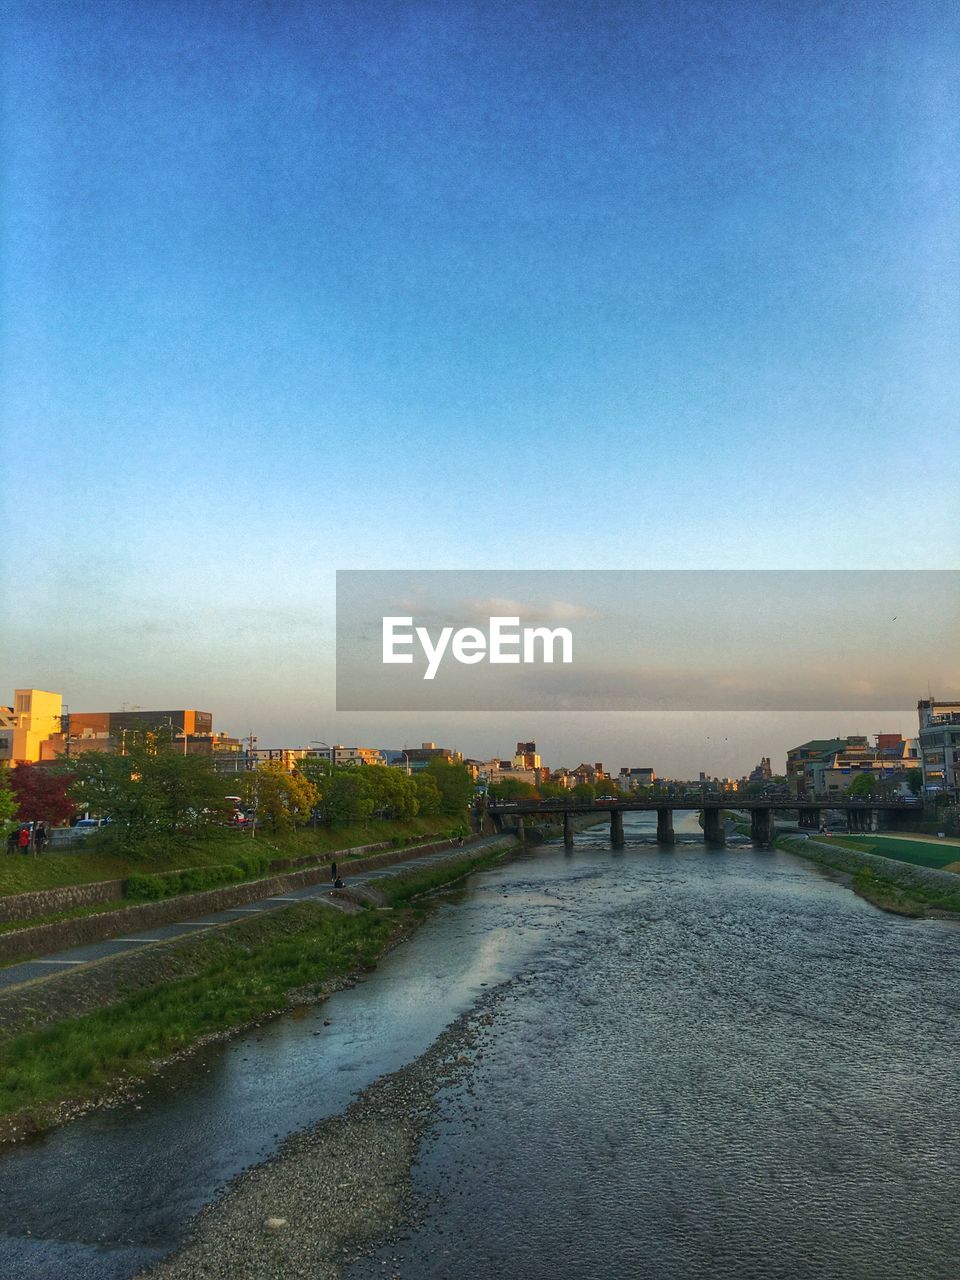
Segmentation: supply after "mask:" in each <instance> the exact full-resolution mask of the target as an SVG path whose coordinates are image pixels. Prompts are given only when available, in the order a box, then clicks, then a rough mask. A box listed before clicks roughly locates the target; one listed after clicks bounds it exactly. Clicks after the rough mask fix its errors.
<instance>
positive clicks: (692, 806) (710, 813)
mask: <svg viewBox="0 0 960 1280" xmlns="http://www.w3.org/2000/svg"><path fill="white" fill-rule="evenodd" d="M922 808H923V806H922V804H921V802H920V801H919V800H835V801H834V800H831V801H829V802H828V801H825V800H783V799H760V800H742V801H741V800H734V799H732V797H729V796H727V797H723V798H721V797H717V796H707V797H702V798H696V799H694V798H692V797H689V796H688V797H685V798H663V799H657V798H651V799H645V800H628V799H624V800H575V799H572V798H571V799H567V798H563V799H556V800H506V801H496V800H492V801H490V802H489V803H488V805H487V813H488V814H489V815H490V817H491V818H492V819H493V822H494V825H495V826H496V827H497V830H503V828H504V825H505V824H508V823H509V822H510V820H511V819H513V820H515V825H516V828H517V831H518V833H519V834H520V835H521V836H522V835H523V832H524V824H525V822H526V821H527V820H528V819H529V818H531V817H539V816H549V817H557V816H560V815H562V816H563V840H564V844H568V845H570V844H573V819H574V817H575V816H577V815H580V814H604V815H606V814H609V815H610V843H611V844H612V845H614V846H615V847H616V848H621V847H622V846H623V843H624V837H623V815H624V814H625V813H656V815H657V841H658V843H660V844H664V845H670V844H673V842H674V834H673V815H674V813H676V812H677V810H681V811H683V812H687V813H689V812H693V813H701V812H702V813H703V838H704V840H705V841H706V843H707V844H711V845H722V844H723V843H724V826H725V820H724V816H723V815H724V812H726V811H729V810H731V809H736V810H738V811H740V812H743V811H744V810H746V811H747V812H749V814H750V838H751V839H752V840H754V841H756V843H757V844H764V845H769V844H772V843H773V837H774V832H775V821H774V814H775V813H778V812H789V813H796V814H798V816H799V823H800V826H801V827H810V828H812V829H813V830H817V829H819V827H820V820H821V816H822V814H823V811H824V810H825V809H830V810H837V809H840V810H842V811H843V812H844V813H845V814H846V818H847V830H848V831H884V830H896V829H898V828H903V827H904V826H906V825H907V824H908V823H910V822H911V821H915V820H916V818H917V817H918V816H919V815H920V813H921V812H922Z"/></svg>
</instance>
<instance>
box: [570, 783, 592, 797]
mask: <svg viewBox="0 0 960 1280" xmlns="http://www.w3.org/2000/svg"><path fill="white" fill-rule="evenodd" d="M573 794H574V796H575V797H576V799H577V800H596V798H597V789H596V787H595V786H594V785H593V783H592V782H578V783H577V785H576V786H575V787H574V788H573Z"/></svg>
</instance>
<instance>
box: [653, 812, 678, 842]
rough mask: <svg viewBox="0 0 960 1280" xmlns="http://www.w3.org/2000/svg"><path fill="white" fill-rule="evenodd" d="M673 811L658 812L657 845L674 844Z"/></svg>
mask: <svg viewBox="0 0 960 1280" xmlns="http://www.w3.org/2000/svg"><path fill="white" fill-rule="evenodd" d="M673 842H674V834H673V810H672V809H658V810H657V844H673Z"/></svg>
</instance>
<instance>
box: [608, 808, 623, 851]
mask: <svg viewBox="0 0 960 1280" xmlns="http://www.w3.org/2000/svg"><path fill="white" fill-rule="evenodd" d="M610 843H611V844H612V845H613V847H614V848H615V849H622V848H623V814H622V813H621V812H620V810H619V809H614V810H613V811H612V812H611V814H610Z"/></svg>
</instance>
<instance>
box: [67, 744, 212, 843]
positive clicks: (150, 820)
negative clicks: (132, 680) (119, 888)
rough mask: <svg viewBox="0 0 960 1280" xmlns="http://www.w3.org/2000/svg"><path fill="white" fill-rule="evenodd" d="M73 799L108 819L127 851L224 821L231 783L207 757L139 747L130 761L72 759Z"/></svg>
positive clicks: (94, 754) (89, 756)
mask: <svg viewBox="0 0 960 1280" xmlns="http://www.w3.org/2000/svg"><path fill="white" fill-rule="evenodd" d="M70 771H71V773H72V775H73V777H72V781H71V783H70V786H69V790H68V794H69V795H70V798H71V799H72V800H73V801H74V802H75V804H76V805H77V807H78V808H79V809H83V810H87V811H89V812H90V813H92V814H94V815H96V816H97V817H103V818H109V819H110V821H111V835H112V837H113V839H115V840H116V841H117V843H118V844H119V845H120V846H121V847H123V848H124V849H126V850H135V849H136V847H137V845H138V843H140V842H142V841H144V840H150V839H151V838H153V837H156V836H172V835H190V834H199V832H200V831H201V830H202V829H203V827H205V826H206V825H208V824H209V823H212V822H216V821H220V820H222V818H223V817H224V816H225V811H226V808H227V806H226V804H225V801H224V796H225V795H226V792H227V786H228V783H227V780H226V779H225V778H222V777H220V776H219V775H218V774H217V773H215V771H214V769H213V765H212V764H211V762H210V760H209V758H208V757H206V756H201V755H183V754H182V753H181V752H179V751H177V750H175V749H173V748H171V747H170V746H169V745H166V744H163V743H155V742H147V741H138V742H136V743H134V744H133V745H132V746H130V747H129V749H128V750H127V753H126V754H125V755H112V754H108V753H106V752H101V751H84V752H82V753H81V754H80V755H77V756H72V757H71V759H70Z"/></svg>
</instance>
